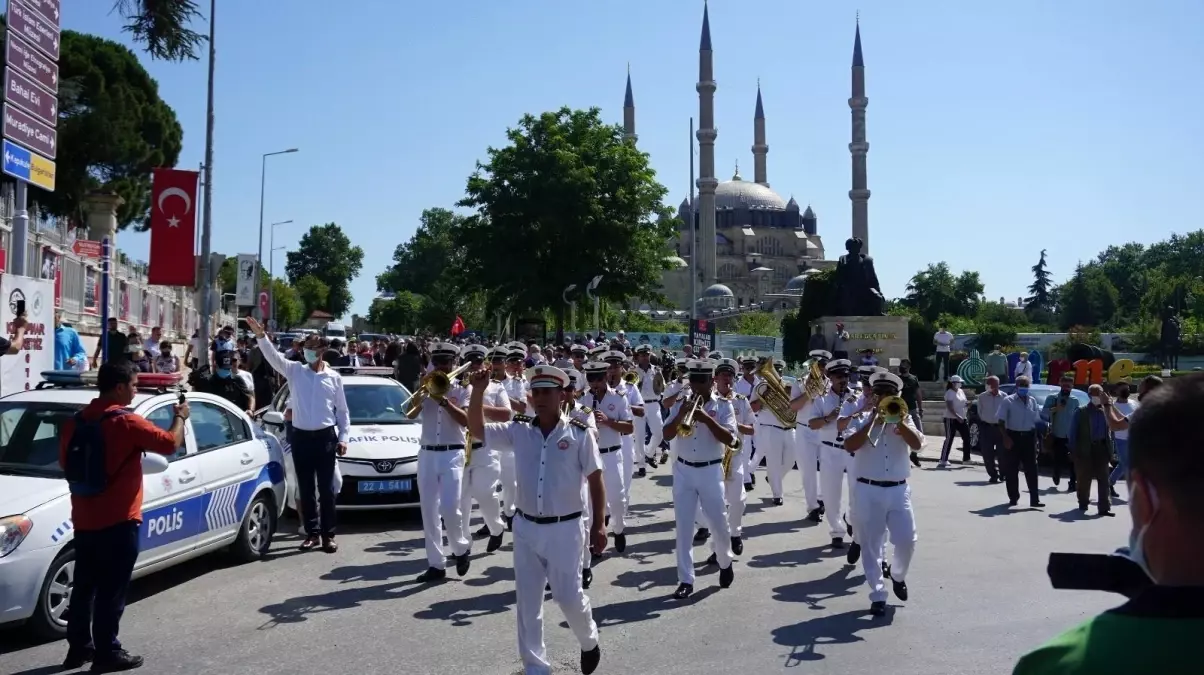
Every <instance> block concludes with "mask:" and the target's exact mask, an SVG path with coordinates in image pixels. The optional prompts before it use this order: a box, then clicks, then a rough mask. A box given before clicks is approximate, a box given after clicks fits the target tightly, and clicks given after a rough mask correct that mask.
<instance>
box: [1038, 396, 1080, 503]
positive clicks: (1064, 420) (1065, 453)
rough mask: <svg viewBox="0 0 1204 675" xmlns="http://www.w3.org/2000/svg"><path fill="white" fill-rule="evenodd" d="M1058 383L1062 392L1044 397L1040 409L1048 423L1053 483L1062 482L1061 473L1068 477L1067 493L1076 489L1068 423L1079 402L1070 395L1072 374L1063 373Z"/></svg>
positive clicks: (1076, 482)
mask: <svg viewBox="0 0 1204 675" xmlns="http://www.w3.org/2000/svg"><path fill="white" fill-rule="evenodd" d="M1058 383H1059V384H1060V385H1061V387H1062V391H1060V392H1058V393H1057V394H1050V395H1049V396H1046V397H1045V406H1044V407H1043V408H1042V409H1041V417H1042V419H1044V420H1045V421H1046V422H1049V437H1048V438H1046V439H1045V442H1046V443H1048V444H1049V451H1050V452H1051V453H1052V454H1053V483H1054V485H1058V484H1060V483H1061V482H1062V472H1063V471H1066V472H1067V473H1068V474H1069V475H1070V486H1069V488H1068V491H1069V492H1075V491H1076V490H1077V489H1078V480H1077V478H1076V476H1075V475H1074V467H1073V466H1071V465H1070V422H1071V420H1073V419H1074V413H1075V411H1077V410H1078V409H1079V400H1078V399H1077V398H1075V397H1074V396H1072V395H1071V393H1070V391H1071V390H1072V389H1074V373H1064V374H1063V375H1062V377H1061V378H1060V379H1059V381H1058Z"/></svg>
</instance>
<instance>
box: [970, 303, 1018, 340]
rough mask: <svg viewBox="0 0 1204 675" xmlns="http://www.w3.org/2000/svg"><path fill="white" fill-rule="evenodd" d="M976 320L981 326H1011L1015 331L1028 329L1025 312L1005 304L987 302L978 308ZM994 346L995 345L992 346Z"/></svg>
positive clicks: (975, 315)
mask: <svg viewBox="0 0 1204 675" xmlns="http://www.w3.org/2000/svg"><path fill="white" fill-rule="evenodd" d="M974 320H975V321H976V322H978V323H980V324H985V323H991V324H1001V325H1004V326H1010V327H1012V328H1013V329H1015V330H1021V329H1024V328H1027V327H1028V316H1026V315H1025V313H1024V310H1022V309H1017V308H1015V307H1009V306H1008V305H1005V304H1003V303H999V302H991V301H986V302H983V303H982V304H980V305H979V306H978V311H977V312H976V313H975V314H974ZM992 346H994V345H992Z"/></svg>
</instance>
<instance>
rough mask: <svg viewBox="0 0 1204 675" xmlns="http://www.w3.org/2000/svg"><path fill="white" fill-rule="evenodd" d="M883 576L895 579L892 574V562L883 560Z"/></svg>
mask: <svg viewBox="0 0 1204 675" xmlns="http://www.w3.org/2000/svg"><path fill="white" fill-rule="evenodd" d="M882 576H883V578H885V579H891V580H892V581H893V580H894V577H892V576H891V575H890V563H888V562H886V561H885V560H883V561H882Z"/></svg>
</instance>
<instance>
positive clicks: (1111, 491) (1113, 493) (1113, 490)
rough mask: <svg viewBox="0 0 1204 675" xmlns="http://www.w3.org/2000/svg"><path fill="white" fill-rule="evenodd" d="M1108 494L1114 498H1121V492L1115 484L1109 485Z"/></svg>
mask: <svg viewBox="0 0 1204 675" xmlns="http://www.w3.org/2000/svg"><path fill="white" fill-rule="evenodd" d="M1108 496H1110V497H1112V498H1113V499H1120V493H1119V492H1117V491H1116V486H1115V485H1109V486H1108Z"/></svg>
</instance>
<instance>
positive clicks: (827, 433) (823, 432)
mask: <svg viewBox="0 0 1204 675" xmlns="http://www.w3.org/2000/svg"><path fill="white" fill-rule="evenodd" d="M852 393H853V392H852V391H851V390H848V389H846V390H845V393H844V395H843V396H842V395H841V394H838V393H836V390H835V389H829V390H828V391H827V393H825V394H824V395H823V396H820V397H819V398H817V399H815V402H814V403H812V404H811V419H818V418H820V417H827V416H828V415H830V414H832V412H833V411H835V410H839V411H842V412H841V413H838V414H837V417H836V419H834V420H832V421H831V422H828V423H826V424H824V426H823V427H821V428H820V429H819V430H818V432H817V435H818V436H819V440H820V441H821V442H824V443H837V444H840V443H843V442H844V435H843V434H841V433H840V427H839V426H837V425H838V423H839V422H840V417H841V416H842V415H843V414H844V411H845V407H844V406H845V405H846V401H852V400H853V398H852ZM851 405H854V406H855V405H856V404H855V403H851Z"/></svg>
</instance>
